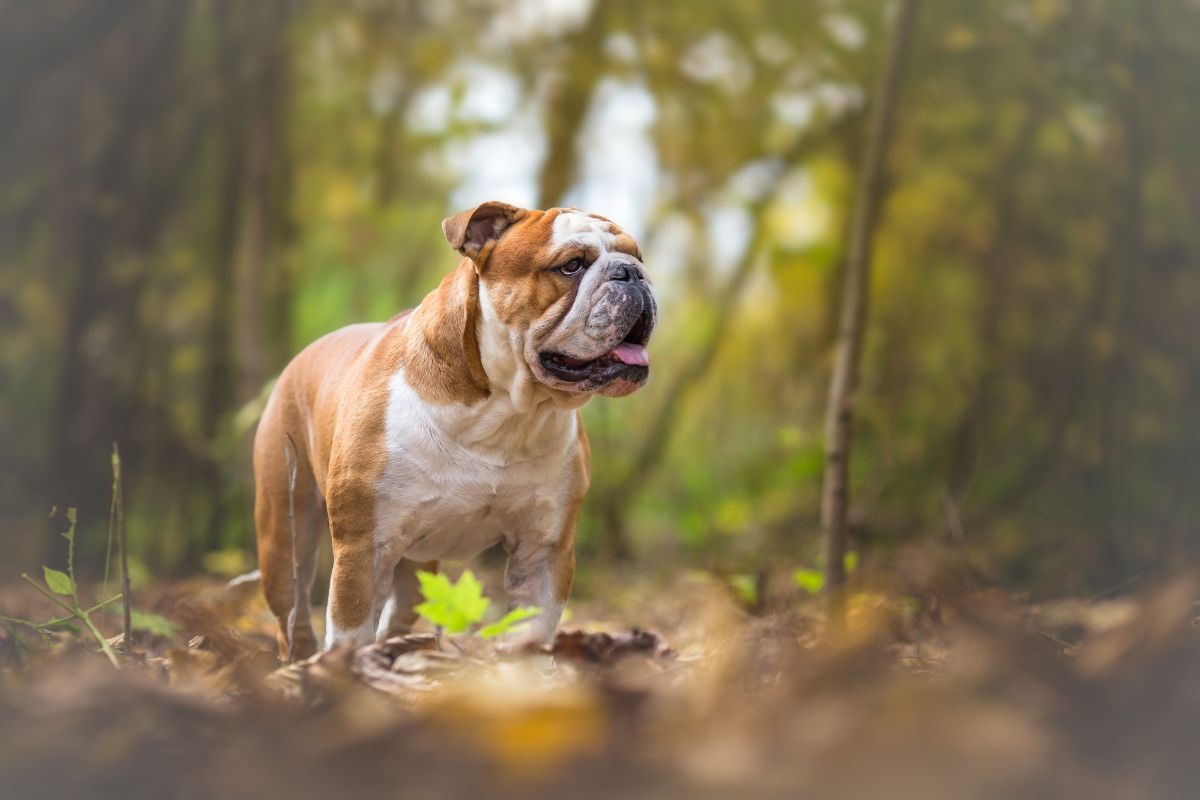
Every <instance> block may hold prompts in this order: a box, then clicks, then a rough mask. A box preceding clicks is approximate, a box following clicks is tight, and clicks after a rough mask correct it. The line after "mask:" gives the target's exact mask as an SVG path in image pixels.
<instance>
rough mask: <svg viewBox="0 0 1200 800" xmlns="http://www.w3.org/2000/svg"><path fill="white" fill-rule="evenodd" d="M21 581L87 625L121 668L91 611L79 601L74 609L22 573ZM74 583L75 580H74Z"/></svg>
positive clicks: (114, 664)
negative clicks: (83, 607) (93, 619)
mask: <svg viewBox="0 0 1200 800" xmlns="http://www.w3.org/2000/svg"><path fill="white" fill-rule="evenodd" d="M21 579H22V580H24V581H25V582H26V583H28V584H29V585H30V586H32V587H33V588H35V589H37V590H38V592H39V593H40V594H41V595H42V596H44V597H45V598H46V599H48V600H50V601H51V602H52V603H54V604H55V605H56V606H58V607H59V608H61V609H63V610H64V611H66V612H68V613H69V614H70V615H71V616H72V617H74V618H75V619H77V620H79V621H80V622H82V623H83V624H84V625H86V626H87V629H88V630H89V631H91V634H92V636H94V637H96V641H97V642H99V643H100V649H101V650H102V651H103V652H104V655H106V656H107V657H108V660H109V661H111V662H112V665H113V666H114V667H116V668H117V669H120V668H121V662H120V661H119V660H118V659H117V654H116V653H115V652H113V649H112V647H110V646H109V644H108V640H107V639H105V638H104V634H102V633H101V632H100V631H99V629H98V628H97V627H96V626H95V624H94V623H93V622H92V620H91V618H90V617H89V616H88V614H89V613H91V612H90V611H84V610H83V609H82V608H80V607H79V605H78V601H76V605H75V607H74V608H72V607H71V606H69V605H67V604H66V603H64V602H62V601H61V600H59V599H58V598H57V597H55V596H54V595H53V594H51V593H50V592H48V591H47V590H45V589H43V588H42V587H41V585H40V584H38V582H37V581H35V580H34V579H33V578H31V577H29V575H27V574H25V573H21ZM72 581H74V579H73V578H72ZM114 599H115V598H114ZM126 607H128V606H126ZM34 627H36V626H34Z"/></svg>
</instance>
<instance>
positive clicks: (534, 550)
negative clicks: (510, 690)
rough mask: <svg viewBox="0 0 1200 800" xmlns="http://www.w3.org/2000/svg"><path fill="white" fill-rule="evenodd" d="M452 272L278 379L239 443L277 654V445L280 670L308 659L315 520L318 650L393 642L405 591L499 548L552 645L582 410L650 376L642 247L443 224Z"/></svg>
mask: <svg viewBox="0 0 1200 800" xmlns="http://www.w3.org/2000/svg"><path fill="white" fill-rule="evenodd" d="M442 231H443V232H444V233H445V236H446V240H447V241H448V242H449V243H450V246H451V247H452V248H453V249H454V250H457V251H458V252H459V253H460V254H461V255H462V260H461V261H460V262H459V264H458V267H457V268H456V269H455V270H454V271H452V272H451V273H450V274H448V275H447V276H446V277H445V278H444V279H443V280H442V282H441V284H440V285H439V286H438V287H437V288H436V289H435V290H433V291H432V292H431V293H430V294H429V295H428V296H426V297H425V299H424V300H423V301H422V302H421V304H420V305H419V306H417V307H416V308H414V309H411V310H409V311H405V312H402V313H400V314H398V315H397V316H395V317H393V318H392V319H391V320H389V321H388V322H383V323H368V324H359V325H351V326H349V327H346V328H342V329H340V330H337V331H334V332H333V333H330V334H328V335H326V336H324V337H323V338H321V339H319V340H317V341H316V342H314V343H313V344H311V345H309V346H308V347H307V348H306V349H305V350H304V351H303V352H301V353H300V354H299V355H298V356H296V357H295V359H293V360H292V362H291V363H290V364H288V366H287V368H286V369H285V370H284V371H283V373H282V374H281V375H280V377H279V380H278V382H277V383H276V385H275V388H274V390H273V391H272V393H271V397H270V400H269V401H268V402H267V405H266V409H265V411H264V412H263V416H262V419H261V421H260V423H259V426H258V431H257V433H256V435H255V439H254V477H255V501H254V522H255V528H256V531H257V538H258V560H259V570H260V574H261V578H262V585H263V591H264V593H265V594H266V598H267V602H268V603H269V605H270V607H271V611H272V612H273V613H274V614H275V616H276V617H277V618H278V620H279V645H280V652H281V654H282V655H284V656H285V657H286V655H287V654H288V617H289V615H290V614H292V612H293V608H292V606H293V596H295V594H296V592H295V584H294V582H293V577H292V566H293V558H292V547H293V542H292V530H291V517H290V516H289V508H290V505H289V465H288V457H287V448H288V447H289V445H288V437H289V436H290V437H291V440H292V441H294V443H295V451H296V453H295V458H296V465H297V468H296V479H295V487H294V519H295V527H296V553H297V557H296V562H297V567H298V574H299V584H300V589H301V592H300V596H302V597H303V598H304V602H303V603H302V604H301V606H300V607H299V608H296V609H295V621H294V637H295V641H294V644H293V648H294V649H293V652H294V655H295V656H296V657H304V656H307V655H310V654H312V653H313V652H315V651H316V649H317V640H316V636H315V633H314V631H313V627H312V610H311V607H310V603H309V602H308V598H309V596H310V594H311V590H312V585H313V581H314V579H315V575H316V561H317V549H318V544H319V537H320V533H321V527H322V525H321V522H322V520H327V521H328V526H329V531H330V534H331V536H332V539H333V573H332V576H331V578H330V585H329V602H328V607H327V609H328V610H327V613H326V623H325V631H326V633H325V646H326V647H331V646H333V645H334V644H337V643H340V642H352V643H354V644H355V645H361V644H365V643H369V642H371V641H374V640H375V639H376V638H381V637H386V636H389V635H393V634H396V633H402V632H407V631H408V630H409V628H410V626H411V625H412V623H413V622H415V619H416V615H415V612H414V611H413V605H414V604H415V603H417V602H419V601H420V596H419V593H418V590H417V581H416V576H415V573H416V571H417V570H419V569H425V570H436V569H437V562H438V561H439V560H441V559H451V560H462V559H468V558H471V557H473V556H475V555H477V554H478V553H480V552H482V551H483V550H484V549H486V548H488V547H490V546H492V545H494V544H497V543H500V544H502V545H503V547H504V549H505V551H506V552H507V554H508V563H507V568H506V570H505V577H504V585H505V589H506V591H507V593H508V596H509V601H510V603H511V604H513V605H525V606H537V607H538V608H540V609H541V613H540V614H539V615H538V616H537V617H535V618H534V619H533V620H532V622H531V623H530V624H529V625H528V626H527V627H526V628H524V629H523V631H522V638H523V639H524V640H543V641H544V640H547V639H549V638H550V637H552V636H553V635H554V632H555V629H556V628H557V626H558V621H559V617H560V615H561V613H562V609H563V605H564V604H565V603H566V601H567V597H568V595H569V594H570V591H571V582H572V579H573V577H574V573H575V528H576V525H577V523H578V521H579V513H580V508H581V506H582V504H583V499H584V495H586V494H587V490H588V485H589V482H590V480H591V459H590V453H589V447H588V439H587V435H586V434H585V433H584V429H583V420H582V417H581V415H580V412H579V409H580V407H581V406H583V405H584V404H585V403H587V401H588V400H589V399H590V398H591V397H592V396H593V395H597V394H601V395H607V396H609V397H620V396H624V395H627V394H630V393H631V392H634V391H636V390H637V389H638V388H639V387H641V386H642V385H643V384H644V383H645V382H646V379H647V378H648V377H649V373H650V361H649V357H648V356H647V354H646V343H647V342H648V341H649V339H650V334H651V332H652V331H653V330H654V325H655V321H656V316H657V307H656V304H655V299H654V293H653V292H652V291H651V288H650V284H649V282H648V280H647V277H646V272H645V267H644V266H643V264H642V253H641V250H640V249H639V248H638V245H637V242H635V241H634V240H633V238H632V237H631V236H629V235H628V234H627V233H625V232H624V231H623V230H621V228H620V227H618V226H617V225H615V224H614V223H613V222H611V221H610V220H608V219H605V218H604V217H601V216H598V215H596V214H588V213H585V212H583V211H579V210H577V209H574V208H555V209H551V210H549V211H535V210H529V209H524V208H518V207H516V206H512V205H508V204H506V203H500V202H489V203H483V204H482V205H479V206H477V207H475V208H473V209H470V210H467V211H463V212H462V213H461V214H456V215H455V216H453V217H449V218H447V219H445V220H444V221H443V222H442Z"/></svg>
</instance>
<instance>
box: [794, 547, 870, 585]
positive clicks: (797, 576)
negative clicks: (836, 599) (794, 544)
mask: <svg viewBox="0 0 1200 800" xmlns="http://www.w3.org/2000/svg"><path fill="white" fill-rule="evenodd" d="M842 566H843V568H844V569H845V570H846V574H847V575H853V574H854V570H856V569H858V553H855V552H853V551H851V552H849V553H846V555H845V556H844V557H843V558H842ZM792 582H793V583H795V584H796V585H797V586H799V587H800V588H801V589H803V590H804V591H806V592H808V593H809V594H820V593H821V590H823V589H824V588H825V573H824V572H822V571H821V570H819V569H816V568H815V567H801V568H800V569H798V570H796V571H795V572H793V573H792Z"/></svg>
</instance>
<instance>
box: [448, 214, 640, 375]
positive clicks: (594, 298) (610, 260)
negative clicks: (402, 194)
mask: <svg viewBox="0 0 1200 800" xmlns="http://www.w3.org/2000/svg"><path fill="white" fill-rule="evenodd" d="M442 231H443V232H444V233H445V234H446V240H447V241H449V242H450V246H451V247H453V248H454V249H455V250H457V251H458V252H460V253H461V254H462V255H464V256H466V257H467V258H468V259H470V261H471V264H472V266H473V268H474V270H475V272H476V274H477V275H478V280H479V306H480V319H481V324H480V330H481V336H480V341H479V346H480V351H481V356H482V358H483V364H484V367H485V368H486V369H487V370H488V372H489V374H491V373H493V372H504V371H505V370H506V369H509V368H514V367H515V368H518V369H519V368H521V367H522V366H523V367H524V368H526V369H527V370H528V371H529V373H530V374H531V375H532V377H533V379H534V380H536V381H537V382H539V383H540V384H542V385H544V386H546V387H548V388H550V389H553V390H557V391H560V392H567V393H571V394H576V395H588V394H591V393H598V394H603V395H608V396H610V397H620V396H623V395H627V394H629V393H631V392H633V391H636V390H637V389H638V388H639V387H641V386H642V385H643V384H644V383H645V382H646V379H647V378H648V377H649V375H650V359H649V357H648V355H647V353H646V343H647V342H648V341H649V340H650V334H651V333H652V332H653V330H654V324H655V321H656V318H657V305H656V304H655V301H654V292H653V291H652V290H651V288H650V284H649V282H648V280H647V277H646V272H645V267H644V266H643V264H642V253H641V249H640V248H639V247H638V245H637V242H635V241H634V240H633V237H631V236H629V235H628V234H627V233H625V232H624V231H623V230H621V228H620V227H618V226H617V225H616V224H614V223H613V222H611V221H610V220H607V219H605V218H604V217H601V216H598V215H596V214H588V213H586V212H583V211H579V210H577V209H573V208H555V209H551V210H549V211H533V210H529V209H523V208H517V207H516V206H511V205H508V204H506V203H499V202H489V203H483V204H482V205H479V206H476V207H475V208H473V209H469V210H467V211H463V212H462V213H461V214H456V215H455V216H453V217H449V218H447V219H445V220H444V221H443V222H442Z"/></svg>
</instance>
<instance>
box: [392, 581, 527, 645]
mask: <svg viewBox="0 0 1200 800" xmlns="http://www.w3.org/2000/svg"><path fill="white" fill-rule="evenodd" d="M417 580H418V581H419V582H420V584H421V594H422V595H423V596H424V597H425V602H423V603H421V604H419V605H418V606H417V607H416V612H417V613H418V614H420V615H421V617H423V618H424V619H427V620H429V621H430V622H432V623H433V624H434V625H436V626H438V627H439V628H441V629H443V630H445V631H447V632H448V633H463V632H465V631H468V630H470V629H471V628H472V627H473V626H475V625H478V624H479V623H480V622H482V621H483V618H484V616H486V615H487V612H488V609H489V608H490V607H491V604H492V603H491V601H490V600H488V599H487V597H485V596H484V594H483V584H481V583H480V582H479V579H478V578H476V577H475V573H473V572H471V570H469V569H468V570H465V571H464V572H463V574H462V575H460V576H458V581H457V582H455V583H451V582H450V579H449V578H448V577H446V576H445V575H443V574H442V573H438V572H425V571H424V570H420V571H418V572H417ZM540 613H542V610H541V609H540V608H537V607H535V606H523V607H521V608H514V609H513V610H512V611H510V612H508V613H507V614H505V615H504V616H503V617H501V618H500V619H498V620H496V621H495V622H493V623H491V624H490V625H484V626H483V627H482V628H480V629H479V630H478V631H477V634H478V635H479V636H480V637H482V638H484V639H491V638H493V637H496V636H500V635H502V634H505V633H507V632H509V631H511V630H513V629H515V628H517V627H518V626H520V625H522V624H524V623H525V622H528V621H529V619H530V618H531V617H536V616H537V615H538V614H540Z"/></svg>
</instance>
